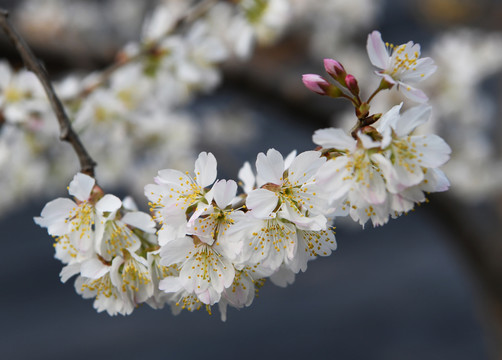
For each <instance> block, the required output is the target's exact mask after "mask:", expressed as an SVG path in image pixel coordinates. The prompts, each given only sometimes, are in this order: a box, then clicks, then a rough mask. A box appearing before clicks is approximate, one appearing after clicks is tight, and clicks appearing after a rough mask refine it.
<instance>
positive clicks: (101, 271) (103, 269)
mask: <svg viewBox="0 0 502 360" xmlns="http://www.w3.org/2000/svg"><path fill="white" fill-rule="evenodd" d="M108 271H110V266H108V265H105V264H103V263H102V262H101V261H99V260H98V259H96V258H92V259H89V260H86V261H84V262H83V263H82V268H81V270H80V272H81V274H82V276H84V277H87V278H90V279H99V278H100V277H102V276H103V275H105V274H106V273H107V272H108Z"/></svg>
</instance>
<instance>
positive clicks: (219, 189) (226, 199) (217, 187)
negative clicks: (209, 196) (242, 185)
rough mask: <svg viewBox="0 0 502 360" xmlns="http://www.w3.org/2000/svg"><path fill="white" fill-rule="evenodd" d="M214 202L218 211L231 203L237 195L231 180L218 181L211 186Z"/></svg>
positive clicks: (235, 187) (234, 183)
mask: <svg viewBox="0 0 502 360" xmlns="http://www.w3.org/2000/svg"><path fill="white" fill-rule="evenodd" d="M213 191H214V201H215V202H216V205H218V207H219V208H220V209H225V208H226V207H227V206H228V205H230V204H231V203H232V200H234V198H235V195H236V194H237V183H236V182H235V181H233V180H228V181H227V180H220V181H218V182H216V183H215V184H214V185H213Z"/></svg>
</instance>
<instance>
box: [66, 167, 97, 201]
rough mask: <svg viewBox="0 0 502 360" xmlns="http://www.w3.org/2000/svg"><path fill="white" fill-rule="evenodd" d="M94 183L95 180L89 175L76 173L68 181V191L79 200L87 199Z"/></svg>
mask: <svg viewBox="0 0 502 360" xmlns="http://www.w3.org/2000/svg"><path fill="white" fill-rule="evenodd" d="M95 183H96V180H94V178H92V177H90V176H89V175H85V174H82V173H77V174H76V175H75V176H74V177H73V180H72V181H71V182H70V186H69V188H68V193H69V194H70V195H71V196H74V197H76V198H77V199H79V200H80V201H86V200H87V199H89V196H90V195H91V191H92V188H93V187H94V184H95Z"/></svg>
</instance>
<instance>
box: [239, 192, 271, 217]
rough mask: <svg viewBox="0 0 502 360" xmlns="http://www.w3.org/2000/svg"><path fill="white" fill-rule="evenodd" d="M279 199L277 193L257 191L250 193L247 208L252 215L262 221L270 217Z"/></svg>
mask: <svg viewBox="0 0 502 360" xmlns="http://www.w3.org/2000/svg"><path fill="white" fill-rule="evenodd" d="M278 201H279V197H278V196H277V194H276V193H275V192H272V191H269V190H266V189H256V190H253V191H251V192H250V193H249V195H248V197H247V199H246V206H247V208H248V209H251V210H252V214H253V215H254V216H255V217H257V218H260V219H265V218H268V217H270V214H271V213H272V211H273V210H274V209H275V208H276V206H277V202H278Z"/></svg>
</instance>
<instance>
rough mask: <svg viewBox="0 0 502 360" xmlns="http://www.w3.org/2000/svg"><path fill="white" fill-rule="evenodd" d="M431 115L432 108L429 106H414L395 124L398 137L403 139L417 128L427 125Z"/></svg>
mask: <svg viewBox="0 0 502 360" xmlns="http://www.w3.org/2000/svg"><path fill="white" fill-rule="evenodd" d="M431 113H432V107H430V106H428V105H419V106H414V107H412V108H410V109H408V110H406V111H405V112H404V113H403V114H402V115H401V118H400V119H399V121H398V122H397V124H395V128H394V129H395V132H396V135H397V136H399V137H402V136H406V135H408V134H410V133H411V132H412V131H413V130H414V129H415V128H416V127H418V126H420V125H422V124H424V123H426V122H427V120H429V119H430V117H431Z"/></svg>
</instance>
